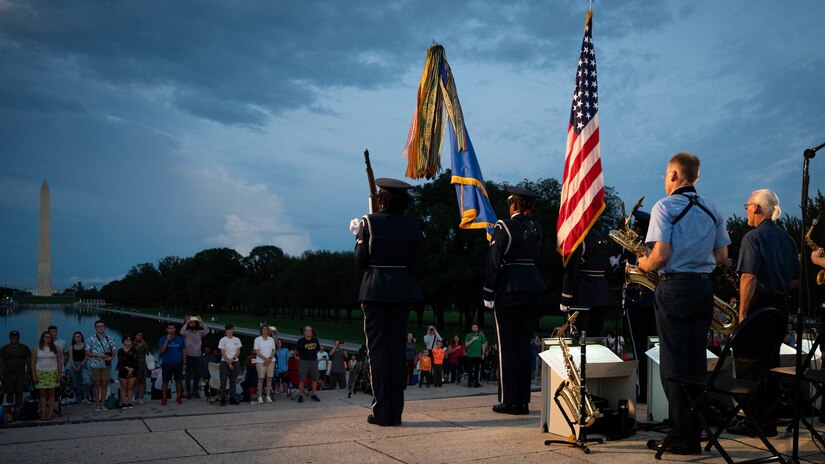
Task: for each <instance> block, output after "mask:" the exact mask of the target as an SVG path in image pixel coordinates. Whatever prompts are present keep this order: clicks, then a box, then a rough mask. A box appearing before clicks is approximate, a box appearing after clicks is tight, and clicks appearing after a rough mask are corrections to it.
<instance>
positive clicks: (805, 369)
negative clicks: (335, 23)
mask: <svg viewBox="0 0 825 464" xmlns="http://www.w3.org/2000/svg"><path fill="white" fill-rule="evenodd" d="M823 335H825V332H820V333H819V335H817V337H816V339H815V340H814V343H813V345H812V346H811V348H810V350H808V354H807V355H806V356H805V359H804V360H803V361H802V379H803V380H804V381H806V382H810V384H811V385H812V386H813V389H814V394H813V396H811V398H810V399H808V400H803V404H797V403H796V398H795V394H794V393H795V392H794V391H791V390H785V389H783V390H782V395H781V396H780V397H779V398H777V399H776V401H775V402H774V403H773V405H772V406H771V408H772V409H773V408H777V407H779V404H780V403H781V402H782V401H783V400H784V401H785V402H787V404H789V405H791V406H792V408H793V410H796V409H797V408H799V409H800V410H801V411H805V410H806V409H810V410H814V404H816V401H817V400H818V399H819V398H823V407H822V408H821V410H820V412H821V413H822V414H823V415H822V416H821V417H820V420H823V417H825V413H823V411H825V397H824V396H823V395H825V369H823V367H822V364H821V361H820V365H819V366H814V367H812V366H811V363H812V362H813V361H814V356H815V355H816V352H817V348H819V347H820V346H822V342H823ZM771 374H772V375H775V376H777V377H779V380H780V382H782V383H785V384H792V383H793V381H794V378H795V377H796V366H789V367H776V368H773V369H771ZM787 393H790V394H787ZM799 419H800V422H802V425H804V426H805V428H807V429H808V431H809V432H810V433H811V436H812V437H814V439H815V440H817V441H819V443H821V444H822V446H825V439H823V437H822V435H821V434H820V433H819V432H818V431H817V430H816V429H815V428H814V426H813V418H811V420H810V421H809V420H808V418H807V417H805V415H804V414H800V416H799ZM823 422H825V420H823ZM792 428H793V427H792V426H791V427H789V431H792V430H791V429H792Z"/></svg>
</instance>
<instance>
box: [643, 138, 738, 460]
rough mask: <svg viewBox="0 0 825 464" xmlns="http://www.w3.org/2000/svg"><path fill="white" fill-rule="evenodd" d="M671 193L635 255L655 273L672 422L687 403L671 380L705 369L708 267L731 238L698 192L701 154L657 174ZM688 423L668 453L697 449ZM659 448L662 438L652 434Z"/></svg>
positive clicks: (724, 254)
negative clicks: (646, 250) (644, 253)
mask: <svg viewBox="0 0 825 464" xmlns="http://www.w3.org/2000/svg"><path fill="white" fill-rule="evenodd" d="M662 178H663V179H664V181H665V193H666V194H667V195H668V196H666V197H664V198H662V199H660V200H659V201H657V202H656V204H655V205H653V209H652V211H651V213H650V226H649V228H648V231H647V237H646V239H645V241H646V244H647V246H648V248H651V251H650V253H649V254H648V255H647V256H644V257H641V258H639V267H640V268H641V269H642V270H643V271H646V272H647V271H658V273H659V283H658V285H657V286H656V291H655V292H654V306H655V309H656V325H657V327H658V329H659V340H660V361H661V364H660V373H661V380H662V386H663V387H664V390H665V396H667V400H668V410H669V418H670V423H671V424H674V425H675V424H677V423H679V422H680V421H681V420H682V418H683V417H685V416H686V415H688V414H689V410H690V402H689V401H688V398H687V396H685V395H684V394H683V392H682V391H681V390H680V388H679V386H678V385H677V384H675V383H674V382H668V379H669V378H671V377H675V376H682V375H697V374H703V373H706V372H707V360H706V356H705V350H706V348H707V337H708V330H709V329H710V321H711V319H712V317H713V289H712V288H711V281H710V273H711V272H712V271H713V270H714V269H715V268H716V266H717V265H723V264H725V263H726V262H727V258H728V245H730V238H729V237H728V233H727V231H726V230H725V218H724V217H723V216H722V214H721V213H720V212H719V210H718V208H716V206H714V205H713V204H712V203H711V202H710V201H708V200H707V199H705V198H704V197H700V196H699V195H698V194H697V193H696V188H695V187H694V184H695V183H696V181H697V180H698V179H699V158H697V157H696V156H694V155H693V154H690V153H678V154H676V155H674V156H673V157H672V158H670V161H668V164H667V170H666V171H665V173H664V174H663V175H662ZM685 424H686V426H685V427H682V428H681V429H679V430H675V429H674V430H672V431H671V434H672V435H673V438H674V441H673V444H672V445H669V446H668V447H667V449H665V451H666V452H670V453H674V454H700V453H701V452H702V448H701V446H700V444H699V438H700V435H701V425H700V424H699V421H698V420H697V419H696V418H695V417H689V420H687V421H686V422H685ZM647 446H648V448H650V449H652V450H654V451H658V450H659V449H660V448H661V442H660V441H657V440H650V441H648V442H647Z"/></svg>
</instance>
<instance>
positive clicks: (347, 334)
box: [137, 308, 563, 347]
mask: <svg viewBox="0 0 825 464" xmlns="http://www.w3.org/2000/svg"><path fill="white" fill-rule="evenodd" d="M137 310H138V311H139V312H141V313H144V314H152V315H156V314H158V313H163V314H164V315H167V314H168V315H170V316H171V317H178V318H180V320H181V321H183V318H184V317H186V316H188V314H186V313H185V311H175V310H170V309H160V310H159V309H157V308H137ZM200 316H201V317H203V318H204V320H206V321H207V322H213V321H212V320H211V319H212V318H213V317H214V318H216V319H217V320H216V321H215V322H216V323H227V324H230V323H231V324H232V325H234V326H236V327H245V328H252V329H254V328H258V327H260V324H261V323H262V322H264V320H266V322H267V323H268V324H270V325H276V326H277V327H278V332H280V333H287V334H294V335H300V334H301V333H300V330H301V328H302V327H304V326H305V325H311V326H312V327H314V328H315V330H316V332H317V333H318V337H319V338H326V339H335V338H340V339H342V340H344V341H346V342H348V343H350V344H353V343H355V344H363V343H364V326H363V323H362V319H361V317H362V316H361V310H359V309H355V310H353V311H352V323H351V324H348V323H347V322H346V312H345V311H341V319H340V320H339V321H338V322H336V321H334V320H332V319H329V320H326V321H322V320H320V319H316V320H312V319H311V318H304V319H290V318H284V317H278V318H274V319H273V318H267V317H266V316H261V315H254V314H248V313H209V314H206V313H205V314H201V315H200ZM458 320H459V313H458V312H457V311H455V312H447V313H446V314H445V315H444V323H445V324H446V325H447V327H446V328H442V327H439V328H438V331H439V333H440V334H441V336H442V337H445V338H447V339H451V338H452V336H453V334H454V333H457V334H459V335H460V336H462V337H463V335H464V327H460V326H459V324H458ZM485 321H486V323H487V327H486V328H484V329H483V330H484V332H485V333H486V335H487V337H488V339H489V338H494V337H495V329H494V327H493V317H492V314H486V315H485ZM562 321H563V319H562V316H560V315H558V316H555V315H553V316H542V317H541V319H540V320H539V328H540V330H539V334H540V336H543V337H546V336H549V334H550V333H551V332H552V330H553V329H554V328H555V327H559V326H561V325H562ZM433 322H435V316H434V314H433V312H432V311H425V312H424V325H423V327H421V328H419V327H418V326H417V317H416V314H415V313H414V312H413V313H410V324H409V328H408V330H410V331H411V332H412V333H414V334H415V336H416V339H417V340H418V342H419V344H421V345H422V347H423V336H424V331H425V329H426V326H427V325H428V324H431V323H433Z"/></svg>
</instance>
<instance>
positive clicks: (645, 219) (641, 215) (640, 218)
mask: <svg viewBox="0 0 825 464" xmlns="http://www.w3.org/2000/svg"><path fill="white" fill-rule="evenodd" d="M633 217H634V218H635V219H636V222H641V223H644V224H645V225H647V224H650V213H646V212H644V211H636V212H635V213H633Z"/></svg>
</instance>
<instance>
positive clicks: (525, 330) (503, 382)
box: [493, 292, 542, 405]
mask: <svg viewBox="0 0 825 464" xmlns="http://www.w3.org/2000/svg"><path fill="white" fill-rule="evenodd" d="M541 305H542V296H541V293H539V292H521V293H499V294H498V295H496V304H495V310H494V312H493V315H494V316H495V321H496V332H497V333H498V362H499V392H498V400H499V402H500V403H506V404H515V405H522V404H528V403H530V387H531V377H532V372H533V366H532V358H531V357H530V343H531V340H532V338H533V329H534V328H535V326H536V320H537V319H538V315H539V310H540V309H541Z"/></svg>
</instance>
